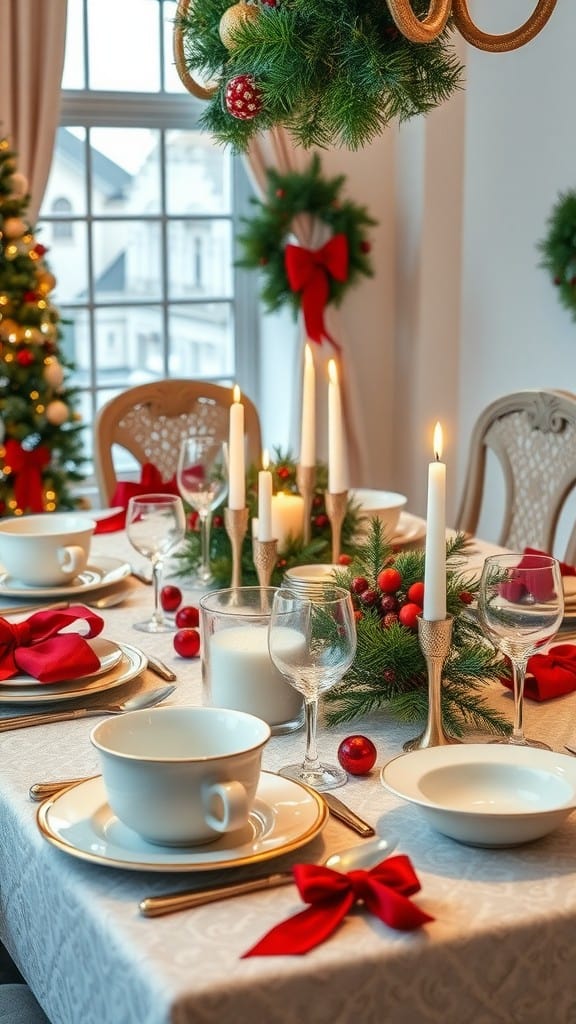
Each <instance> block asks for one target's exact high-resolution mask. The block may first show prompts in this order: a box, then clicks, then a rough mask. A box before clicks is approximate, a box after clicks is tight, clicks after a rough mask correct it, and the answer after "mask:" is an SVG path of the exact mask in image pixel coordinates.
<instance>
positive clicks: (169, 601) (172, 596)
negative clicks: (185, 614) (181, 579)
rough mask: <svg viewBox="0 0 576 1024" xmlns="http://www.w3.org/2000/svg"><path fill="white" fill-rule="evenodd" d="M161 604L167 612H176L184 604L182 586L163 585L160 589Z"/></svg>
mask: <svg viewBox="0 0 576 1024" xmlns="http://www.w3.org/2000/svg"><path fill="white" fill-rule="evenodd" d="M160 604H161V605H162V608H163V609H164V611H165V612H175V611H176V609H177V608H179V607H180V605H181V604H182V591H181V590H180V587H170V586H166V587H162V590H161V591H160Z"/></svg>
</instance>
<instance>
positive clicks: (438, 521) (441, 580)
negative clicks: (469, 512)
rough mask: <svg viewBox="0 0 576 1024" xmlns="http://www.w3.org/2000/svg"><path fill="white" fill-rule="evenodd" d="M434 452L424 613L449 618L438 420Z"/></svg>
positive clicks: (443, 479) (443, 478)
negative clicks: (447, 614) (447, 610)
mask: <svg viewBox="0 0 576 1024" xmlns="http://www.w3.org/2000/svg"><path fill="white" fill-rule="evenodd" d="M434 455H435V459H434V462H431V463H430V465H429V467H428V507H427V511H426V561H425V570H424V609H423V615H424V618H425V619H431V620H433V621H437V620H439V619H445V618H446V466H445V464H444V463H443V462H441V461H440V459H441V455H442V427H441V426H440V424H439V423H437V424H436V426H435V428H434Z"/></svg>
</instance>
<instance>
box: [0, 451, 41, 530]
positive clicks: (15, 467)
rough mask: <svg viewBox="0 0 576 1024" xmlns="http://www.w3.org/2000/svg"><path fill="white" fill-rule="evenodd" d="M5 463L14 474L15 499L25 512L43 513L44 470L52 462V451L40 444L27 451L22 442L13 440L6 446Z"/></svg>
mask: <svg viewBox="0 0 576 1024" xmlns="http://www.w3.org/2000/svg"><path fill="white" fill-rule="evenodd" d="M4 448H5V451H6V455H5V458H4V463H5V465H7V466H10V468H11V469H12V472H13V473H14V497H15V499H16V501H17V503H18V508H21V509H22V510H23V511H24V512H43V511H44V504H43V501H42V470H43V469H44V467H45V466H47V465H48V463H49V462H50V451H49V450H48V448H47V447H46V446H45V445H42V444H39V445H38V446H37V447H36V448H33V449H32V451H26V449H25V448H23V447H22V445H21V444H20V441H15V440H14V439H13V438H11V439H10V440H8V441H6V442H5V444H4Z"/></svg>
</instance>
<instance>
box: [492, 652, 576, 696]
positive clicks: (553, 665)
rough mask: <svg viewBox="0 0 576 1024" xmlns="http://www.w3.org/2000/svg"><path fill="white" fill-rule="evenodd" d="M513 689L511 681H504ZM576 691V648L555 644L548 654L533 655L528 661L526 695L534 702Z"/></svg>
mask: <svg viewBox="0 0 576 1024" xmlns="http://www.w3.org/2000/svg"><path fill="white" fill-rule="evenodd" d="M502 682H503V684H504V686H507V687H508V689H509V690H511V689H512V685H513V684H512V680H511V679H502ZM574 690H576V646H574V644H555V646H554V647H551V648H550V650H549V652H548V654H533V655H532V657H531V658H529V659H528V666H527V674H526V680H525V683H524V694H525V696H526V697H530V698H531V699H532V700H539V701H542V700H551V699H552V698H553V697H564V696H565V694H567V693H572V692H573V691H574Z"/></svg>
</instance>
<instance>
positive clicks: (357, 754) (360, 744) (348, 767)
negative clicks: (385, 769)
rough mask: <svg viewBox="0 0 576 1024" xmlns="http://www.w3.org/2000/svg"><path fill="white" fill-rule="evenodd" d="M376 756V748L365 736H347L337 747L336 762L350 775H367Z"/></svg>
mask: <svg viewBox="0 0 576 1024" xmlns="http://www.w3.org/2000/svg"><path fill="white" fill-rule="evenodd" d="M377 756H378V752H377V750H376V747H375V746H374V744H373V743H372V740H369V739H368V737H367V736H347V737H346V739H345V740H342V743H341V744H340V746H339V747H338V760H339V762H340V764H341V765H342V767H343V768H344V770H345V771H347V772H350V775H367V774H368V772H369V771H371V770H372V768H373V767H374V765H375V764H376V757H377Z"/></svg>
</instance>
